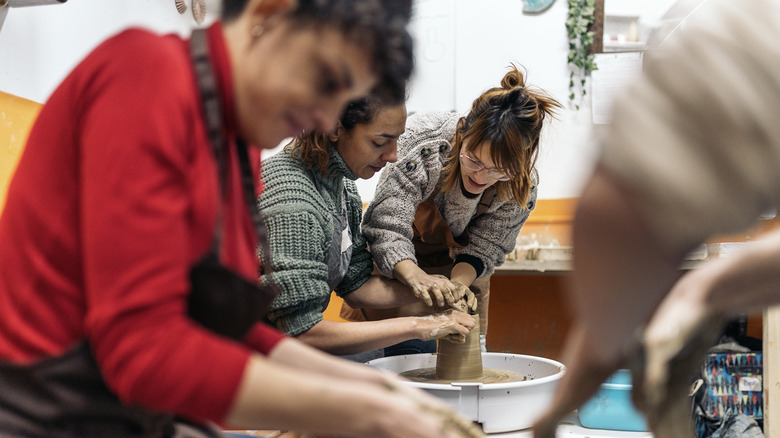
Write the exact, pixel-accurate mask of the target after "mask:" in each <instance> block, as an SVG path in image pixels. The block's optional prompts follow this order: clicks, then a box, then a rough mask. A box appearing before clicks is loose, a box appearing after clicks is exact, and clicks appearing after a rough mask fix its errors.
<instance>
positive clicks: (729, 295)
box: [689, 230, 780, 318]
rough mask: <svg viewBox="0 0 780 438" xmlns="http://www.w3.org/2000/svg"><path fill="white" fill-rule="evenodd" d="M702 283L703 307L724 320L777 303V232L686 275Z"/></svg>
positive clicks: (779, 279) (779, 281) (779, 267)
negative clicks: (704, 302)
mask: <svg viewBox="0 0 780 438" xmlns="http://www.w3.org/2000/svg"><path fill="white" fill-rule="evenodd" d="M689 275H690V276H691V277H693V279H695V280H697V281H702V282H703V283H704V289H705V296H704V297H703V299H704V300H705V301H706V303H707V306H708V307H709V308H710V309H712V311H713V312H715V313H717V314H719V315H723V316H724V317H726V318H732V317H736V316H738V315H739V314H741V313H752V312H756V311H760V310H761V309H763V308H764V307H767V306H772V305H775V304H778V303H780V295H778V294H777V285H778V284H780V230H776V231H773V232H772V233H771V234H768V235H766V236H765V237H764V238H763V239H761V240H756V241H754V242H751V243H750V244H749V245H748V246H746V247H745V248H744V249H743V250H742V251H740V252H739V253H736V254H734V255H733V256H732V257H730V258H728V259H724V260H717V261H713V262H710V263H707V264H706V265H704V266H702V267H701V268H699V269H697V270H696V271H693V272H691V273H690V274H689Z"/></svg>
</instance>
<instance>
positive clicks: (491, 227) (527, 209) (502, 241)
mask: <svg viewBox="0 0 780 438" xmlns="http://www.w3.org/2000/svg"><path fill="white" fill-rule="evenodd" d="M533 181H534V186H533V187H532V188H531V192H530V193H529V196H528V202H527V203H526V205H525V206H522V205H520V204H517V203H516V202H514V201H508V202H507V201H499V200H498V198H493V201H492V202H491V205H490V207H489V208H488V211H486V212H485V213H484V214H483V215H481V216H479V217H477V218H476V219H473V220H472V222H471V223H469V225H468V226H467V231H468V233H469V244H468V245H466V246H465V247H463V248H459V249H453V251H452V252H453V254H452V256H453V258H454V257H457V256H458V255H469V256H473V257H477V258H478V259H480V260H481V261H482V262H483V263H484V268H485V269H484V271H483V272H482V274H481V275H480V277H486V276H490V275H492V274H493V271H494V270H495V268H496V267H497V266H501V265H502V264H504V261H506V255H507V254H509V253H510V252H511V251H512V250H513V249H514V248H515V245H516V242H517V236H518V234H520V229H521V228H522V227H523V224H525V221H526V220H527V219H528V216H530V214H531V212H532V211H533V210H534V208H536V193H537V188H536V187H537V185H538V184H537V183H538V178H537V177H536V172H534V174H533Z"/></svg>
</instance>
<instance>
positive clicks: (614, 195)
mask: <svg viewBox="0 0 780 438" xmlns="http://www.w3.org/2000/svg"><path fill="white" fill-rule="evenodd" d="M615 187H616V184H613V182H612V181H610V179H609V177H608V176H606V175H604V174H603V173H596V174H595V175H594V177H593V179H592V180H591V182H590V184H589V185H588V186H587V189H586V191H585V192H584V193H583V195H582V197H581V198H580V204H579V206H578V210H577V214H576V218H575V223H574V247H575V248H576V251H575V254H574V271H573V273H572V278H573V284H572V289H571V292H572V302H573V304H574V306H575V308H574V309H572V313H573V315H576V319H577V322H578V326H579V327H578V329H579V330H582V331H583V332H582V333H580V334H581V336H580V341H582V342H584V345H581V346H580V347H581V348H584V349H586V350H588V349H590V350H591V352H590V353H589V356H588V357H590V358H591V359H592V360H594V361H596V362H599V361H614V360H616V359H617V356H618V355H619V354H620V350H621V349H622V348H623V346H624V344H625V342H627V341H628V340H629V338H630V336H631V334H632V333H633V332H634V330H635V329H636V328H637V327H638V326H640V325H641V324H643V323H644V322H645V321H646V320H647V318H648V317H649V315H650V314H651V313H652V312H653V310H654V309H655V308H656V306H657V305H658V303H659V302H660V301H661V299H662V297H663V296H664V294H666V292H667V291H668V290H669V288H670V287H671V285H672V284H673V283H674V281H675V279H676V278H677V277H678V276H679V263H680V261H681V259H682V256H683V255H684V253H685V248H683V247H682V246H681V247H680V248H678V249H676V250H670V249H668V248H662V247H660V246H659V245H658V239H655V238H654V237H653V232H652V231H651V230H650V229H648V228H646V227H645V222H644V218H642V217H640V216H639V215H638V214H637V213H636V211H635V210H634V209H633V208H632V203H633V202H635V201H634V200H633V199H632V197H631V195H630V194H629V193H628V192H624V191H622V190H620V189H616V188H615Z"/></svg>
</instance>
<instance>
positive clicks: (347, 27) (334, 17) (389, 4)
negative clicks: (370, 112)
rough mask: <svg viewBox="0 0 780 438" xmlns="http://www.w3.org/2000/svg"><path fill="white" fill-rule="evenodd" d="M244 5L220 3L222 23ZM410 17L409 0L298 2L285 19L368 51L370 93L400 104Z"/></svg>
mask: <svg viewBox="0 0 780 438" xmlns="http://www.w3.org/2000/svg"><path fill="white" fill-rule="evenodd" d="M247 3H248V0H223V4H222V20H223V21H225V22H229V21H232V20H234V19H236V18H237V17H238V16H239V15H240V14H241V12H243V10H244V8H246V6H247ZM411 15H412V1H411V0H360V1H354V0H298V6H297V7H295V9H293V10H292V11H290V12H289V13H288V15H287V18H289V19H290V21H291V23H292V24H293V25H294V26H300V27H307V26H313V27H315V28H318V27H330V28H333V29H336V30H338V31H339V32H341V33H342V34H343V35H344V36H345V37H346V38H347V39H349V40H350V41H351V42H353V43H354V44H356V45H358V47H361V48H363V49H366V50H368V52H369V53H370V56H371V57H372V60H371V61H372V62H371V67H372V68H373V70H374V73H375V74H376V75H377V76H378V79H379V80H378V82H377V85H376V87H375V89H374V90H373V91H372V93H373V94H375V95H377V96H379V97H380V98H382V99H383V100H384V101H386V102H387V103H401V102H403V100H404V97H405V90H406V81H407V80H408V79H409V77H410V76H411V74H412V69H413V66H414V60H413V56H412V37H411V35H409V32H408V30H407V25H408V24H409V20H410V19H411Z"/></svg>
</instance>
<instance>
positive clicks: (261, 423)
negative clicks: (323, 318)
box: [224, 341, 375, 435]
mask: <svg viewBox="0 0 780 438" xmlns="http://www.w3.org/2000/svg"><path fill="white" fill-rule="evenodd" d="M288 343H289V341H284V342H283V343H282V345H280V346H279V347H278V348H281V349H283V350H285V349H287V348H285V347H288V345H285V344H288ZM277 355H282V356H284V354H277ZM299 356H301V355H299ZM306 356H307V355H305V354H304V355H302V357H306ZM356 365H357V364H356ZM336 368H338V367H336ZM372 391H373V392H375V389H374V388H373V387H372V386H371V385H369V384H368V383H366V382H360V381H356V380H353V379H349V378H346V377H345V378H339V377H332V376H326V375H323V374H322V373H319V372H304V371H301V370H299V369H295V368H293V367H290V366H287V364H285V363H278V362H276V361H274V360H273V357H271V358H264V357H262V356H259V355H255V356H252V357H251V358H250V359H249V362H248V363H247V366H246V369H245V372H244V376H243V379H242V381H241V384H240V386H239V391H238V393H237V396H236V398H235V402H234V404H233V407H232V408H231V410H230V411H229V413H228V415H227V416H226V417H225V421H224V422H225V424H226V425H228V426H230V427H234V428H240V429H279V430H295V431H298V432H314V431H316V432H317V433H323V434H326V435H331V434H334V435H335V434H339V435H342V434H344V431H345V430H346V429H348V428H349V425H348V423H349V422H354V421H356V420H357V419H359V418H360V416H361V415H364V416H370V415H371V412H370V411H366V412H362V413H361V412H356V411H360V410H361V409H364V408H365V407H367V406H371V405H372V403H371V401H370V400H367V399H366V397H365V395H364V393H370V392H372ZM360 405H363V406H360ZM302 413H305V414H302ZM355 427H356V428H357V425H356V426H355Z"/></svg>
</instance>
